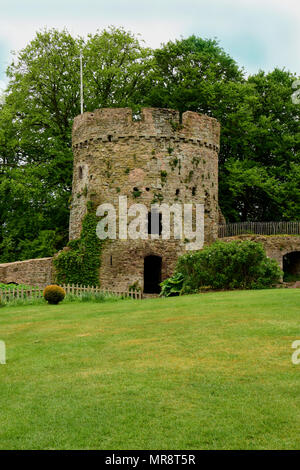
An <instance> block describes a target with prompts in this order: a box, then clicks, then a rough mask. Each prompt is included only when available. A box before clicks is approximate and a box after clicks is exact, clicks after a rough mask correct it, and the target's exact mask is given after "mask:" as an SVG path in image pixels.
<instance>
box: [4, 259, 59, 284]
mask: <svg viewBox="0 0 300 470" xmlns="http://www.w3.org/2000/svg"><path fill="white" fill-rule="evenodd" d="M52 260H53V258H37V259H28V260H26V261H15V262H14V263H4V264H0V282H3V283H5V284H8V283H10V282H13V283H16V284H28V285H40V284H41V285H45V284H51V283H52V282H53V281H54V276H55V270H54V266H53V263H52Z"/></svg>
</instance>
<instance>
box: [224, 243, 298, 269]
mask: <svg viewBox="0 0 300 470" xmlns="http://www.w3.org/2000/svg"><path fill="white" fill-rule="evenodd" d="M220 240H221V241H225V242H226V241H227V242H230V241H233V240H242V241H244V240H251V241H254V242H260V243H262V244H263V246H264V249H265V251H266V254H267V256H268V257H269V258H273V259H275V260H276V261H277V263H278V264H279V266H280V268H281V269H282V268H283V257H284V255H286V254H288V253H292V252H295V251H300V236H297V235H239V236H236V237H228V238H222V239H220Z"/></svg>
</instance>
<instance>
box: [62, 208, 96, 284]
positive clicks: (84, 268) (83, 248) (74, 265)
mask: <svg viewBox="0 0 300 470" xmlns="http://www.w3.org/2000/svg"><path fill="white" fill-rule="evenodd" d="M97 222H98V219H97V217H96V214H95V213H94V211H93V210H92V209H91V208H90V209H89V210H88V212H87V214H86V215H85V217H84V219H83V223H82V230H81V234H80V238H79V239H77V240H72V241H70V242H69V243H68V247H67V248H66V249H64V250H63V251H61V252H60V253H59V254H58V255H57V256H55V258H54V265H55V268H56V272H57V281H58V282H59V283H65V284H79V285H83V286H98V285H99V268H100V253H101V241H100V240H99V238H98V237H97V235H96V226H97Z"/></svg>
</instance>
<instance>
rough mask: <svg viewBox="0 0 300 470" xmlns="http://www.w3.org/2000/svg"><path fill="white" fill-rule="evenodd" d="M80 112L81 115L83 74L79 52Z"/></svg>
mask: <svg viewBox="0 0 300 470" xmlns="http://www.w3.org/2000/svg"><path fill="white" fill-rule="evenodd" d="M79 60H80V111H81V114H83V72H82V53H81V52H80V56H79Z"/></svg>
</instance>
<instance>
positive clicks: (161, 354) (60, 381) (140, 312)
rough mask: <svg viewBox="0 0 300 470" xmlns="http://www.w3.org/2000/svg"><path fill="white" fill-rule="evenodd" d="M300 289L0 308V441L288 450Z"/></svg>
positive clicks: (297, 378)
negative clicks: (3, 359)
mask: <svg viewBox="0 0 300 470" xmlns="http://www.w3.org/2000/svg"><path fill="white" fill-rule="evenodd" d="M297 339H300V290H297V289H278V290H268V291H247V292H241V291H238V292H219V293H209V294H203V295H193V296H184V297H180V298H169V299H149V300H142V301H130V300H128V301H117V302H106V303H102V304H101V303H100V304H99V303H98V304H96V303H86V304H84V303H69V304H65V305H64V304H61V305H58V306H50V305H39V306H22V307H5V308H2V309H0V340H4V341H5V342H6V346H7V365H0V448H1V449H69V448H71V449H76V448H81V449H83V448H84V449H182V450H183V449H299V448H300V435H299V423H300V393H299V391H300V365H299V366H297V365H293V364H292V362H291V354H292V352H293V350H292V348H291V344H292V342H293V341H294V340H297Z"/></svg>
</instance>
